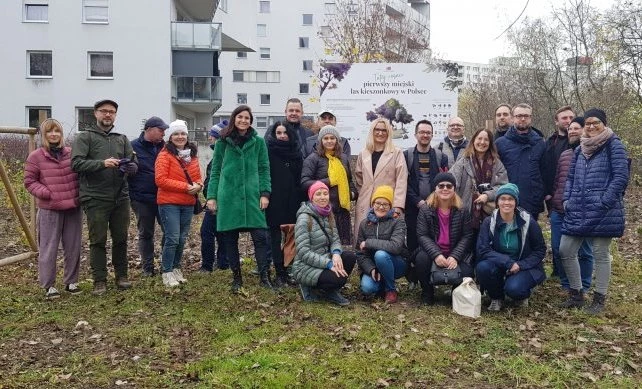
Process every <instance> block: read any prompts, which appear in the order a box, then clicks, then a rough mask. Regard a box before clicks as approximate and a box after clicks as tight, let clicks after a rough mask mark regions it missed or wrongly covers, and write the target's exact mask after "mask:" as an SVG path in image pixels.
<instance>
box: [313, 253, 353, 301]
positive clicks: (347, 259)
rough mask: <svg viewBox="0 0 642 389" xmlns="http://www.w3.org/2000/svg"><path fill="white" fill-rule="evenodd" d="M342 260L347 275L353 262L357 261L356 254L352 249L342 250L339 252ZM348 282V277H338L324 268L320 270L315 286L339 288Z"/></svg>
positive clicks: (325, 288)
mask: <svg viewBox="0 0 642 389" xmlns="http://www.w3.org/2000/svg"><path fill="white" fill-rule="evenodd" d="M341 259H342V260H343V268H344V269H345V271H346V273H348V276H349V275H350V273H352V269H353V268H354V265H355V263H357V255H356V254H355V253H353V252H352V251H344V252H343V253H341ZM347 282H348V277H338V276H337V275H336V274H334V272H333V271H332V270H329V269H325V270H323V272H321V276H320V277H319V281H317V288H319V289H323V290H328V291H329V290H335V289H341V288H343V286H344V285H345V284H346V283H347Z"/></svg>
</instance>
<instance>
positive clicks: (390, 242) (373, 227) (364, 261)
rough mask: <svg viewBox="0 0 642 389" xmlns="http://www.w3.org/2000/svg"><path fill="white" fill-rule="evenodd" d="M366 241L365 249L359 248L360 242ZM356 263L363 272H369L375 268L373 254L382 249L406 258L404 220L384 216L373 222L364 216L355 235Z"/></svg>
mask: <svg viewBox="0 0 642 389" xmlns="http://www.w3.org/2000/svg"><path fill="white" fill-rule="evenodd" d="M363 241H365V242H366V250H365V251H362V250H360V249H359V246H360V245H361V242H363ZM356 248H357V263H358V264H359V268H360V269H361V270H362V271H363V273H364V274H370V273H371V272H372V269H374V268H376V266H375V262H374V255H375V253H376V252H377V251H378V250H383V251H385V252H387V253H388V254H391V255H401V256H402V257H404V259H406V258H408V249H407V248H406V222H405V220H404V219H403V218H386V219H384V220H379V222H378V223H373V222H371V221H368V218H365V219H363V220H362V221H361V224H360V225H359V235H358V237H357V244H356Z"/></svg>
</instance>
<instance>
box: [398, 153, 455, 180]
mask: <svg viewBox="0 0 642 389" xmlns="http://www.w3.org/2000/svg"><path fill="white" fill-rule="evenodd" d="M431 149H432V150H435V156H436V157H437V163H438V164H439V168H438V169H439V171H440V172H445V171H447V170H448V167H447V166H448V163H446V168H442V167H441V164H442V162H443V161H442V160H443V158H444V153H443V151H441V149H439V148H434V147H431ZM413 150H414V149H405V150H404V151H403V156H404V158H405V159H406V167H407V168H408V174H410V171H411V170H412V165H413V163H414V162H415V161H414V159H415V153H414V151H413Z"/></svg>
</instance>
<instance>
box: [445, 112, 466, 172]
mask: <svg viewBox="0 0 642 389" xmlns="http://www.w3.org/2000/svg"><path fill="white" fill-rule="evenodd" d="M464 128H465V127H464V121H463V120H462V119H461V118H460V117H454V118H451V119H450V120H448V135H446V137H445V138H444V141H443V142H441V143H440V144H439V150H441V151H442V152H443V153H444V155H446V157H448V168H449V169H450V168H451V167H452V166H453V165H454V164H455V162H456V161H457V160H458V159H459V158H461V157H462V156H463V155H464V153H462V151H464V149H465V148H466V146H467V145H468V139H466V137H465V136H464Z"/></svg>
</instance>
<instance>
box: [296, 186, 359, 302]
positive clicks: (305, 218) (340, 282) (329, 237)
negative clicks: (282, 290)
mask: <svg viewBox="0 0 642 389" xmlns="http://www.w3.org/2000/svg"><path fill="white" fill-rule="evenodd" d="M308 197H309V199H310V201H309V202H305V203H303V204H302V205H301V208H299V210H298V211H297V218H296V224H295V226H294V240H295V246H296V256H295V257H294V263H293V265H292V275H293V276H294V279H295V280H296V281H297V282H298V283H299V285H300V287H301V294H302V296H303V300H304V301H317V300H319V296H318V295H317V294H316V293H315V291H314V289H318V290H320V291H321V292H323V295H324V297H325V298H326V299H327V300H328V301H330V302H333V303H335V304H337V305H349V304H350V301H349V300H348V299H346V298H345V297H343V296H342V295H341V293H340V292H339V290H340V289H341V288H342V287H343V286H344V285H345V284H346V282H347V281H348V276H349V275H350V272H351V271H352V269H353V268H354V265H355V263H356V256H355V255H354V253H351V252H343V251H342V250H341V241H340V239H339V232H338V231H337V226H336V222H335V220H334V216H333V214H332V206H331V205H330V194H329V190H328V187H327V186H326V185H325V184H324V183H323V182H321V181H316V182H315V183H313V184H312V185H310V188H309V189H308Z"/></svg>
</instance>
